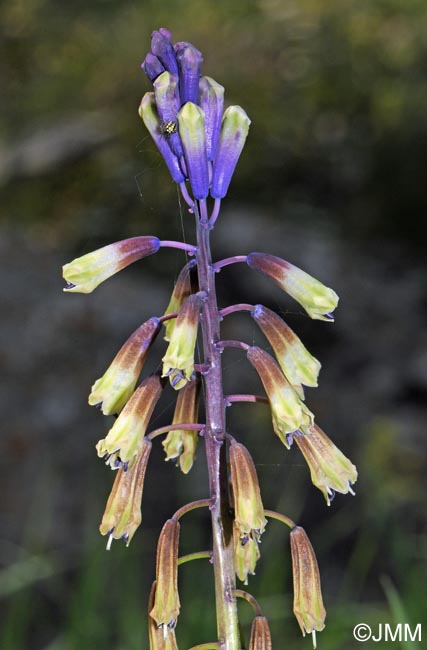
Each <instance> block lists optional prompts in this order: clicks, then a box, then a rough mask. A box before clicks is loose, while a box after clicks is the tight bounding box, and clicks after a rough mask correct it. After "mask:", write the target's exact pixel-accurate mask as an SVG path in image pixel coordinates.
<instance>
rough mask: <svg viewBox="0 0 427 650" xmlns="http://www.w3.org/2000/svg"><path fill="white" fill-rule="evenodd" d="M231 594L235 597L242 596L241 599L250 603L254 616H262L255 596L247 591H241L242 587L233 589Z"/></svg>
mask: <svg viewBox="0 0 427 650" xmlns="http://www.w3.org/2000/svg"><path fill="white" fill-rule="evenodd" d="M233 595H234V596H235V597H236V598H242V599H243V600H246V602H247V603H249V604H250V605H252V607H253V608H254V612H255V616H262V611H261V607H260V606H259V603H258V601H257V600H256V598H254V597H253V596H252V594H250V593H248V592H247V591H243V589H235V590H234V592H233Z"/></svg>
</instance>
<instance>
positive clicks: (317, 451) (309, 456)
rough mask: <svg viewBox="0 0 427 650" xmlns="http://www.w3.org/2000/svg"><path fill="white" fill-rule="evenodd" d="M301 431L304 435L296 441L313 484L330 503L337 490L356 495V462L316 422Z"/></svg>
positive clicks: (296, 437)
mask: <svg viewBox="0 0 427 650" xmlns="http://www.w3.org/2000/svg"><path fill="white" fill-rule="evenodd" d="M302 431H303V434H304V435H302V436H295V437H294V440H295V441H296V443H297V445H298V447H299V448H300V450H301V452H302V454H303V456H304V458H305V460H306V461H307V464H308V466H309V468H310V474H311V480H312V482H313V485H315V486H316V487H318V488H319V490H321V492H323V494H324V496H325V499H326V503H327V504H328V506H329V505H330V503H331V500H332V499H333V497H334V494H335V492H341V494H347V493H348V492H350V494H354V492H353V490H352V489H351V485H352V484H353V483H355V482H356V481H357V469H356V467H355V466H354V465H353V463H352V462H351V461H350V460H349V459H348V458H347V456H344V454H343V453H342V452H341V451H340V450H339V449H338V447H336V446H335V445H334V443H333V442H332V440H331V439H330V438H328V436H327V435H326V433H325V432H324V431H322V429H321V428H320V427H318V426H317V425H316V424H313V425H311V426H308V427H303V429H302Z"/></svg>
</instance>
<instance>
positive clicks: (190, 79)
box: [175, 41, 203, 104]
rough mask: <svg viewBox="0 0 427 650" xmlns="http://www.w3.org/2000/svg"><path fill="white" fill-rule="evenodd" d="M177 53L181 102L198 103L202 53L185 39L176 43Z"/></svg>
mask: <svg viewBox="0 0 427 650" xmlns="http://www.w3.org/2000/svg"><path fill="white" fill-rule="evenodd" d="M175 53H176V59H177V61H178V68H179V86H180V94H181V104H185V103H186V102H193V104H197V103H198V101H199V79H200V68H201V67H202V62H203V57H202V53H201V52H199V50H198V49H197V48H196V47H194V45H192V44H191V43H186V42H185V41H183V42H181V43H176V44H175Z"/></svg>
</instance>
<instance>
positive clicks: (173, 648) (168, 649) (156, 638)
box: [148, 581, 178, 650]
mask: <svg viewBox="0 0 427 650" xmlns="http://www.w3.org/2000/svg"><path fill="white" fill-rule="evenodd" d="M155 593H156V581H154V582H153V585H152V587H151V591H150V597H149V599H148V640H149V643H150V650H178V644H177V642H176V637H175V630H173V629H171V628H168V627H166V628H163V627H162V626H160V627H159V626H158V625H157V623H156V621H155V620H154V618H151V616H150V612H151V610H152V609H153V606H154V595H155Z"/></svg>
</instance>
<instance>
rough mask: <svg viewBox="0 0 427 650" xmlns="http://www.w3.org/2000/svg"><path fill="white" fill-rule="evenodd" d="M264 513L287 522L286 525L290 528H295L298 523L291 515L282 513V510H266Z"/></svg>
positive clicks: (283, 522)
mask: <svg viewBox="0 0 427 650" xmlns="http://www.w3.org/2000/svg"><path fill="white" fill-rule="evenodd" d="M264 514H265V516H266V517H270V519H277V521H280V522H282V524H286V526H289V528H295V526H296V523H295V522H294V521H292V519H290V518H289V517H286V516H285V515H281V514H280V512H275V511H274V510H264Z"/></svg>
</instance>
